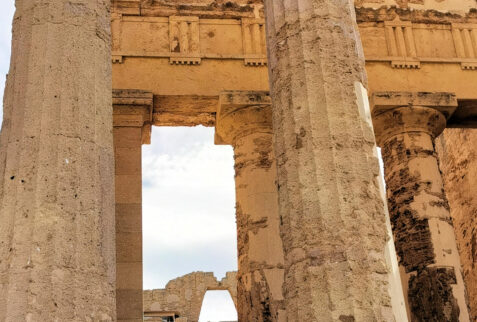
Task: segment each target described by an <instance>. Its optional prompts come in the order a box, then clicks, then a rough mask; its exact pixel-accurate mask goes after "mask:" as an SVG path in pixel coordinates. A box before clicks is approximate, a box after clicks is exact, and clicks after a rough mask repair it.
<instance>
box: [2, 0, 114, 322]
mask: <svg viewBox="0 0 477 322" xmlns="http://www.w3.org/2000/svg"><path fill="white" fill-rule="evenodd" d="M16 9H17V11H16V14H15V18H14V23H13V46H12V47H13V48H12V60H11V66H10V72H9V76H8V84H7V91H6V96H5V105H4V107H5V113H4V122H3V128H2V133H1V136H0V180H1V182H0V223H1V224H0V320H1V321H14V322H17V321H114V320H115V319H116V317H115V311H116V310H115V300H114V298H115V256H114V249H115V246H114V155H113V137H112V105H111V66H110V59H111V57H110V56H111V52H110V29H109V24H110V18H109V1H105V0H89V1H84V0H83V1H76V2H69V1H62V0H61V1H60V0H17V1H16Z"/></svg>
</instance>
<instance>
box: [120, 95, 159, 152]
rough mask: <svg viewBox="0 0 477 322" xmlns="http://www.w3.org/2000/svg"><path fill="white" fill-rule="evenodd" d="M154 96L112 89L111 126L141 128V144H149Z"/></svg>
mask: <svg viewBox="0 0 477 322" xmlns="http://www.w3.org/2000/svg"><path fill="white" fill-rule="evenodd" d="M153 103H154V95H153V94H152V93H151V92H147V91H141V90H132V89H113V126H114V127H141V128H142V144H151V130H152V112H153V108H154V106H153Z"/></svg>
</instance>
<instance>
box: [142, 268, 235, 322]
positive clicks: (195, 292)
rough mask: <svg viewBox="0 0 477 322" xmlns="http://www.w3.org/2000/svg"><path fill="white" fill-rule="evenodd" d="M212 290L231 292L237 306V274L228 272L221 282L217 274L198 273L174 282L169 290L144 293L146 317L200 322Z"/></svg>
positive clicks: (169, 285)
mask: <svg viewBox="0 0 477 322" xmlns="http://www.w3.org/2000/svg"><path fill="white" fill-rule="evenodd" d="M211 290H227V291H229V292H230V295H231V296H232V299H233V301H234V303H235V305H237V297H236V295H237V273H236V272H227V275H226V277H224V278H223V279H222V280H221V281H220V282H218V281H217V279H216V278H215V276H214V274H213V273H204V272H195V273H190V274H187V275H185V276H182V277H179V278H176V279H175V280H172V281H170V282H169V283H167V285H166V288H165V289H158V290H150V291H144V313H145V315H146V316H147V315H149V314H148V313H161V312H171V313H175V314H177V315H179V317H180V318H181V319H184V321H187V322H197V321H199V316H200V310H201V308H202V302H203V300H204V296H205V293H206V292H207V291H211Z"/></svg>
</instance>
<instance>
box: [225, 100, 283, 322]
mask: <svg viewBox="0 0 477 322" xmlns="http://www.w3.org/2000/svg"><path fill="white" fill-rule="evenodd" d="M271 118H272V113H271V101H270V95H269V94H268V93H266V92H247V91H232V92H224V93H222V94H221V95H220V103H219V109H218V112H217V122H216V143H218V144H224V143H226V144H232V145H233V147H234V151H235V186H236V195H237V235H238V242H237V245H238V257H239V258H238V274H237V312H238V316H239V321H243V322H245V321H247V322H248V321H251V322H254V321H256V322H262V321H286V313H285V307H284V297H283V281H284V269H283V263H284V254H283V244H282V240H281V237H280V228H279V226H280V218H279V216H278V196H277V186H276V163H275V156H274V153H273V147H272V133H271V132H272V120H271Z"/></svg>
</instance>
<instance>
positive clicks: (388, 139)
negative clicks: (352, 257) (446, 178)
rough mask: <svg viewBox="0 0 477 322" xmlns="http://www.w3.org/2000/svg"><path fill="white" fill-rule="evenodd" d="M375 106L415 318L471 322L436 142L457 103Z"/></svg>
mask: <svg viewBox="0 0 477 322" xmlns="http://www.w3.org/2000/svg"><path fill="white" fill-rule="evenodd" d="M371 105H372V107H373V122H374V128H375V132H376V138H377V141H378V144H379V145H380V146H381V147H382V156H383V161H384V172H385V177H386V186H387V195H388V204H389V213H390V216H391V224H392V228H393V233H394V239H395V245H396V252H397V255H398V259H399V265H400V268H401V272H402V273H401V280H402V282H403V289H404V293H405V295H406V300H407V301H408V307H409V318H410V320H412V321H469V314H468V309H467V304H466V294H465V286H464V281H463V278H462V272H461V265H460V260H459V253H458V251H457V245H456V241H455V235H454V229H453V225H452V219H451V217H450V212H449V204H448V201H447V198H446V195H445V191H444V186H443V180H442V176H441V172H440V170H439V163H438V159H437V153H436V151H435V145H434V140H435V138H436V137H437V136H438V135H440V133H442V131H443V130H444V128H445V126H446V117H447V118H448V117H450V114H451V112H450V111H453V110H455V108H456V107H457V100H456V99H455V96H454V95H453V94H449V93H375V94H373V96H372V98H371ZM449 113H450V114H449ZM436 285H438V286H439V287H436Z"/></svg>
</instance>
